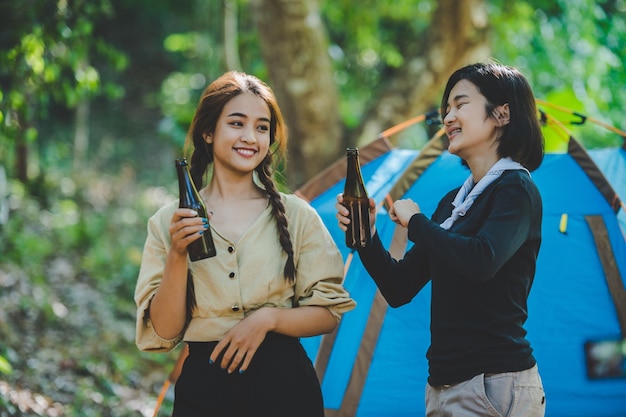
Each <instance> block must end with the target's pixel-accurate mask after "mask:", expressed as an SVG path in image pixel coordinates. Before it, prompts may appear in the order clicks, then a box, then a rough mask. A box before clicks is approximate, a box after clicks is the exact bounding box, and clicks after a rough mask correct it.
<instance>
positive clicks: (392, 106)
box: [353, 0, 491, 143]
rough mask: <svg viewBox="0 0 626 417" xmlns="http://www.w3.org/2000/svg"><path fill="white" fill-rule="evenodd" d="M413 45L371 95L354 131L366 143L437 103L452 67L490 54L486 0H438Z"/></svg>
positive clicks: (360, 140) (359, 139) (482, 58)
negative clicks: (420, 39) (370, 104)
mask: <svg viewBox="0 0 626 417" xmlns="http://www.w3.org/2000/svg"><path fill="white" fill-rule="evenodd" d="M416 46H417V47H416V51H415V53H414V54H412V56H407V57H405V59H406V62H405V65H403V67H402V68H400V70H399V71H398V73H397V74H396V75H395V76H394V77H393V78H392V79H389V80H388V81H387V86H386V87H385V88H384V89H383V90H382V93H381V94H380V96H379V97H378V99H376V100H373V101H372V102H373V103H374V105H373V107H372V108H370V110H369V111H368V112H367V113H366V114H365V116H364V117H363V119H362V120H363V121H364V122H363V124H362V125H361V126H360V128H359V129H358V131H357V132H355V135H353V138H355V139H356V143H368V142H370V141H372V140H373V139H375V138H376V137H377V136H378V134H379V133H381V132H382V131H384V130H385V129H388V128H389V127H391V126H394V125H396V124H398V123H400V122H402V121H404V120H407V119H409V118H411V117H414V116H417V115H419V114H422V113H424V112H426V111H428V110H431V109H433V108H438V106H439V104H440V103H439V101H440V94H441V93H442V92H443V89H444V87H445V82H446V81H447V79H448V77H449V76H450V74H451V73H452V71H454V70H455V69H457V68H458V67H461V66H463V65H466V64H469V63H472V62H475V61H481V60H483V61H484V60H486V59H487V58H488V57H489V56H490V53H491V49H490V46H489V40H488V18H487V7H486V5H485V2H484V0H462V1H458V0H440V1H439V2H438V6H437V10H436V11H435V13H434V15H433V20H432V23H431V24H430V26H429V28H428V30H427V33H426V35H425V37H424V41H423V42H422V43H417V45H416Z"/></svg>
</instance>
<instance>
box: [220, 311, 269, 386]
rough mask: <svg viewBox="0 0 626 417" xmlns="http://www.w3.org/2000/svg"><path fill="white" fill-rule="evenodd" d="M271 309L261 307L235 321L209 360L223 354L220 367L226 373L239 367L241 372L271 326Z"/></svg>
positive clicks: (248, 363)
mask: <svg viewBox="0 0 626 417" xmlns="http://www.w3.org/2000/svg"><path fill="white" fill-rule="evenodd" d="M271 321H272V309H271V308H261V309H259V310H257V311H255V312H253V313H251V314H250V315H248V316H247V317H246V318H244V319H243V320H241V321H240V322H239V323H237V324H236V325H235V326H234V327H233V328H232V329H230V331H229V332H228V333H226V335H225V336H224V338H223V339H222V340H220V341H219V343H218V344H217V345H216V346H215V349H213V353H211V356H210V360H211V363H214V362H216V361H217V359H218V357H219V356H220V354H221V353H222V352H223V353H224V356H223V357H222V360H221V362H220V363H218V364H217V365H219V366H220V367H221V368H222V369H227V370H228V373H229V374H230V373H233V372H235V371H236V370H237V369H239V373H243V372H244V371H245V370H246V369H248V366H249V365H250V362H251V361H252V358H253V357H254V354H255V353H256V351H257V349H258V348H259V346H261V343H263V340H265V335H266V334H267V332H268V331H269V329H270V328H271V325H270V323H271Z"/></svg>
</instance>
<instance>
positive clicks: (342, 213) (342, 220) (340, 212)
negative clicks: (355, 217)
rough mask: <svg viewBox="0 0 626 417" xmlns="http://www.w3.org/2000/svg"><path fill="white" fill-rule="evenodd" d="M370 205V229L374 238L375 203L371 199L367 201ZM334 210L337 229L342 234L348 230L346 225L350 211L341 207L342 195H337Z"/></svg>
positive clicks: (348, 221)
mask: <svg viewBox="0 0 626 417" xmlns="http://www.w3.org/2000/svg"><path fill="white" fill-rule="evenodd" d="M369 203H370V210H369V214H370V229H371V231H372V236H374V232H375V230H376V229H375V228H374V224H375V222H376V201H374V199H373V198H370V199H369ZM335 208H336V209H337V214H336V215H335V217H337V220H338V221H339V228H340V229H341V230H343V231H344V232H345V231H347V230H348V225H349V224H350V218H349V217H348V216H349V215H350V211H349V210H348V209H347V208H346V207H345V206H344V205H343V194H337V203H336V204H335Z"/></svg>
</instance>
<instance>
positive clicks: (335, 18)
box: [321, 0, 436, 128]
mask: <svg viewBox="0 0 626 417" xmlns="http://www.w3.org/2000/svg"><path fill="white" fill-rule="evenodd" d="M321 3H322V16H323V18H324V20H325V23H326V28H327V30H328V33H329V38H330V48H329V52H330V55H331V58H332V59H333V62H334V71H335V74H334V77H335V81H336V82H337V85H338V86H339V89H340V95H341V103H340V109H341V114H342V118H343V120H344V123H345V124H346V126H347V127H349V128H354V127H356V126H357V125H358V123H360V122H361V117H362V113H363V112H364V111H365V109H366V108H367V106H368V105H370V102H371V100H372V98H373V97H375V96H374V94H373V92H375V91H377V90H379V89H380V88H383V87H384V86H385V85H386V82H387V80H388V79H390V78H392V77H393V74H394V73H395V72H396V71H397V70H398V68H400V67H401V66H402V65H403V64H404V63H405V57H412V56H414V55H415V54H416V53H417V52H418V51H416V48H417V47H419V45H420V42H416V39H421V38H423V35H424V31H425V30H426V28H427V27H428V24H429V21H430V17H431V15H432V13H433V11H434V9H435V7H436V2H434V1H432V0H401V1H394V2H376V1H372V0H368V1H365V2H360V3H359V6H358V7H355V5H354V2H352V1H350V0H341V1H331V0H327V1H322V2H321Z"/></svg>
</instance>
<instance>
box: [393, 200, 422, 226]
mask: <svg viewBox="0 0 626 417" xmlns="http://www.w3.org/2000/svg"><path fill="white" fill-rule="evenodd" d="M421 212H422V211H421V210H420V206H419V205H417V203H416V202H414V201H413V200H411V199H410V198H407V199H405V200H398V201H396V202H395V203H393V206H392V207H391V210H389V216H390V217H391V220H392V221H393V222H395V223H397V224H399V225H400V226H402V227H408V225H409V220H411V217H413V215H415V214H417V213H421Z"/></svg>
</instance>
